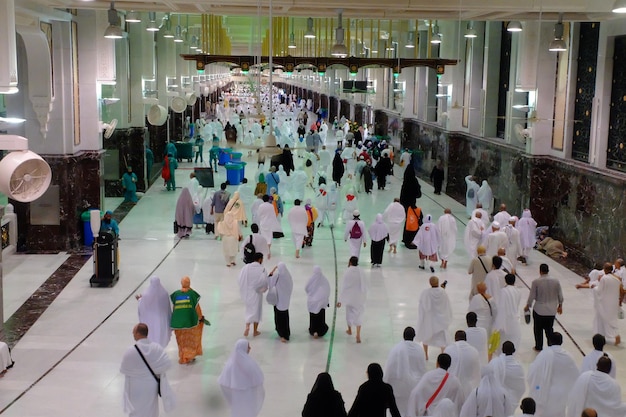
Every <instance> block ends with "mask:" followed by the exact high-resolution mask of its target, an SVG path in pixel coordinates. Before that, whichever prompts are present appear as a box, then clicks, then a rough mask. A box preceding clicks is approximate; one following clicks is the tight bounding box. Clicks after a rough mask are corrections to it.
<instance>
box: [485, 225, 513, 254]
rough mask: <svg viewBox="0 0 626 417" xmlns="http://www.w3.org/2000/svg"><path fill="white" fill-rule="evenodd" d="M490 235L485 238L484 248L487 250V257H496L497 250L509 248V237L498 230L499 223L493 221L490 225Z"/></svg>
mask: <svg viewBox="0 0 626 417" xmlns="http://www.w3.org/2000/svg"><path fill="white" fill-rule="evenodd" d="M491 230H492V231H491V233H489V234H488V235H487V237H486V238H485V247H486V248H487V256H496V255H497V254H498V249H500V248H504V249H508V247H509V237H508V236H507V235H506V233H504V232H503V231H502V230H501V229H500V223H498V222H496V221H494V222H493V223H491Z"/></svg>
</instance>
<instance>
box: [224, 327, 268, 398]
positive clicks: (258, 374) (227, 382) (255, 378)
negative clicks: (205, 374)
mask: <svg viewBox="0 0 626 417" xmlns="http://www.w3.org/2000/svg"><path fill="white" fill-rule="evenodd" d="M248 346H249V345H248V341H247V340H246V339H239V340H237V343H235V350H233V352H232V353H231V354H230V357H229V358H228V360H227V361H226V365H224V369H223V370H222V373H221V374H220V376H219V378H218V379H217V382H218V383H219V384H220V385H221V386H223V387H227V388H231V389H237V390H245V389H249V388H253V387H257V386H259V385H263V371H261V368H260V367H259V365H258V364H257V363H256V362H255V361H254V359H252V358H251V357H250V355H248Z"/></svg>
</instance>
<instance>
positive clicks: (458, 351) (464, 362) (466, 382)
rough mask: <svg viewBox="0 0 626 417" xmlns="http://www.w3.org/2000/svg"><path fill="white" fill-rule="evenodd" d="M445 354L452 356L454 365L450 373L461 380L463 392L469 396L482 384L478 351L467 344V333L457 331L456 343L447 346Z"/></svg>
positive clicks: (455, 335)
mask: <svg viewBox="0 0 626 417" xmlns="http://www.w3.org/2000/svg"><path fill="white" fill-rule="evenodd" d="M443 353H447V354H448V355H450V358H451V359H452V363H451V365H450V369H448V372H450V373H451V374H452V375H455V376H456V377H457V378H459V381H463V386H462V388H463V392H464V393H465V396H467V394H469V393H470V391H471V390H472V389H473V388H476V387H477V386H478V384H479V383H480V359H479V358H478V351H477V350H476V349H475V348H474V347H473V346H472V345H470V344H469V343H467V336H466V335H465V332H464V331H463V330H457V332H456V333H455V334H454V343H452V344H451V345H449V346H447V347H446V349H445V350H444V351H443Z"/></svg>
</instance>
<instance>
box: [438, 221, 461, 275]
mask: <svg viewBox="0 0 626 417" xmlns="http://www.w3.org/2000/svg"><path fill="white" fill-rule="evenodd" d="M437 230H438V231H439V257H440V258H441V268H443V269H446V268H447V267H448V259H449V258H450V255H452V252H454V248H456V233H457V229H456V219H455V218H454V216H453V215H452V210H450V209H449V208H445V209H444V210H443V216H441V217H439V220H437Z"/></svg>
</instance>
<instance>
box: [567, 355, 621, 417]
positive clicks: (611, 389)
mask: <svg viewBox="0 0 626 417" xmlns="http://www.w3.org/2000/svg"><path fill="white" fill-rule="evenodd" d="M610 369H611V359H609V358H607V357H602V358H600V359H599V360H598V366H597V370H596V371H587V372H583V373H582V374H581V375H580V376H579V377H578V379H577V380H576V383H575V384H574V387H573V388H572V392H571V393H570V395H569V400H568V401H567V417H578V416H580V415H581V413H582V411H583V410H584V409H585V408H593V409H594V410H596V412H597V415H599V416H615V417H617V416H620V417H621V416H625V415H626V404H625V403H623V402H622V389H621V388H620V386H619V384H618V383H617V381H615V379H613V378H611V377H610V376H609V371H610Z"/></svg>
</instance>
